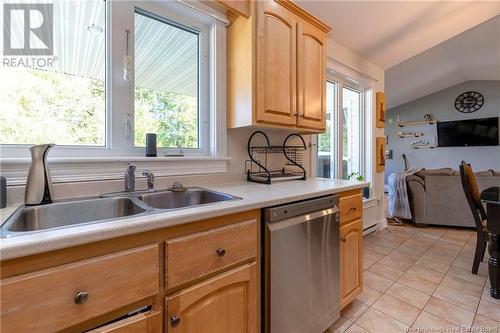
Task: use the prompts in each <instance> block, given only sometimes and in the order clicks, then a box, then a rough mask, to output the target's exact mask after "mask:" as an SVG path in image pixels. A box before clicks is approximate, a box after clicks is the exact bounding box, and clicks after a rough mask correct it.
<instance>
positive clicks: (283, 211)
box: [264, 195, 339, 222]
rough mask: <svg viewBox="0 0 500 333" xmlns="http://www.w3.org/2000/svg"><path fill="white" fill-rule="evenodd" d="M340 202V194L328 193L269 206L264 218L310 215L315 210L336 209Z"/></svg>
mask: <svg viewBox="0 0 500 333" xmlns="http://www.w3.org/2000/svg"><path fill="white" fill-rule="evenodd" d="M338 204H339V196H338V195H328V196H325V197H321V198H315V199H310V200H304V201H299V202H294V203H291V204H287V205H282V206H276V207H271V208H267V209H265V210H264V218H265V221H266V222H277V221H281V220H285V219H289V218H293V217H295V216H301V215H308V214H311V213H313V212H318V211H322V210H328V209H334V210H335V209H336V207H337V206H338ZM337 209H338V208H337Z"/></svg>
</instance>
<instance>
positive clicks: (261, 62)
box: [255, 0, 297, 126]
mask: <svg viewBox="0 0 500 333" xmlns="http://www.w3.org/2000/svg"><path fill="white" fill-rule="evenodd" d="M256 6H257V73H256V75H257V85H256V87H255V88H256V91H257V94H256V95H257V96H256V98H257V105H256V109H255V120H256V121H257V122H265V123H271V124H276V125H285V126H295V124H296V117H295V113H296V90H297V79H296V72H297V70H296V61H297V54H296V41H297V38H296V25H297V23H296V19H295V16H294V15H293V14H292V13H291V12H289V11H288V10H287V9H285V8H283V7H281V6H280V5H279V4H277V3H275V2H274V1H272V0H267V1H257V2H256Z"/></svg>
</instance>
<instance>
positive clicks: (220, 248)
mask: <svg viewBox="0 0 500 333" xmlns="http://www.w3.org/2000/svg"><path fill="white" fill-rule="evenodd" d="M216 252H217V255H218V256H219V257H224V255H225V254H226V250H225V249H223V248H222V247H219V248H218V249H217V251H216Z"/></svg>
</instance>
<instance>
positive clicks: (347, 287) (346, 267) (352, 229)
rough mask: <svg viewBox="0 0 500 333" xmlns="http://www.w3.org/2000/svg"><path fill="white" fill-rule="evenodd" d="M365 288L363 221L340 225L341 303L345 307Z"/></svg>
mask: <svg viewBox="0 0 500 333" xmlns="http://www.w3.org/2000/svg"><path fill="white" fill-rule="evenodd" d="M362 290H363V222H362V221H361V220H357V221H354V222H351V223H348V224H346V225H343V226H341V227H340V304H341V307H342V308H343V307H345V306H346V305H347V304H349V303H350V302H352V300H353V299H354V298H356V296H358V295H359V294H360V293H361V291H362Z"/></svg>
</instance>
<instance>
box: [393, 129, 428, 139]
mask: <svg viewBox="0 0 500 333" xmlns="http://www.w3.org/2000/svg"><path fill="white" fill-rule="evenodd" d="M424 135H425V134H424V133H423V132H403V131H399V132H398V137H399V138H419V137H421V136H424Z"/></svg>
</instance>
